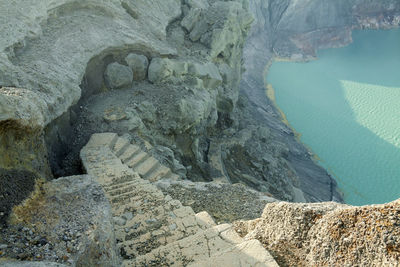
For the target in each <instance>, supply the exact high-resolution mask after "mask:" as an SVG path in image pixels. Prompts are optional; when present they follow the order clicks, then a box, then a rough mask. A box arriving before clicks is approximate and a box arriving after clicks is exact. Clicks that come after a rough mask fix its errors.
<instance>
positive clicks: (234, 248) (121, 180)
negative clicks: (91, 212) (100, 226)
mask: <svg viewBox="0 0 400 267" xmlns="http://www.w3.org/2000/svg"><path fill="white" fill-rule="evenodd" d="M117 154H118V155H119V158H118V157H117ZM81 157H82V162H83V165H84V168H85V169H86V171H87V172H88V173H89V174H91V175H94V176H95V179H96V181H98V182H99V184H101V185H102V187H103V189H104V191H105V192H106V196H107V197H108V199H109V200H110V202H111V206H112V210H113V217H114V231H115V236H116V240H117V243H118V247H119V249H120V253H121V256H122V258H123V259H124V261H123V264H124V265H125V266H186V265H188V264H190V263H192V264H200V265H194V266H209V265H210V264H213V262H214V261H215V262H221V259H225V258H226V257H236V254H240V250H241V249H246V248H248V246H247V245H246V244H245V245H243V248H242V247H240V244H241V243H243V242H244V241H243V240H242V239H241V238H240V237H239V236H238V235H237V234H236V232H234V231H233V229H232V227H231V226H230V225H218V226H216V225H215V223H214V221H213V219H212V218H211V216H210V215H209V214H208V213H207V212H201V213H198V214H195V213H194V211H193V210H192V208H191V207H187V206H183V205H182V204H181V202H180V201H178V200H175V199H172V198H171V197H170V196H169V195H167V196H165V195H164V194H163V193H162V192H161V191H160V190H159V189H158V188H157V187H156V186H155V185H153V184H152V183H151V182H150V181H149V180H151V181H153V180H157V179H159V178H165V177H169V178H171V177H174V178H176V179H177V178H178V176H177V175H175V174H173V173H172V172H171V170H170V169H169V168H167V167H165V166H163V165H161V164H160V162H159V161H158V160H157V159H155V158H154V157H152V156H150V155H149V154H148V153H146V152H144V151H142V150H141V149H140V148H139V147H138V146H136V145H130V144H129V142H128V141H126V140H124V139H123V138H120V137H116V135H114V134H104V135H101V134H96V135H93V136H92V138H91V140H90V141H89V143H88V145H87V146H85V147H84V148H83V149H82V151H81ZM123 162H125V163H126V164H124V163H123ZM130 167H131V168H130ZM139 174H140V175H142V177H144V178H146V179H148V180H144V179H142V178H141V177H140V176H139ZM257 251H258V250H257ZM260 253H261V252H260ZM229 255H230V256H229ZM257 259H258V258H257ZM237 261H238V262H243V263H247V262H250V263H251V261H245V260H243V259H242V258H238V259H237ZM257 264H258V263H257ZM210 266H214V265H210ZM232 266H234V265H232ZM243 266H251V265H243ZM260 266H264V265H260Z"/></svg>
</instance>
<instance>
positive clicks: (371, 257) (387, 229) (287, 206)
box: [235, 200, 400, 266]
mask: <svg viewBox="0 0 400 267" xmlns="http://www.w3.org/2000/svg"><path fill="white" fill-rule="evenodd" d="M399 214H400V201H399V200H397V201H394V202H391V203H388V204H384V205H371V206H363V207H352V206H347V205H342V204H337V203H333V202H330V203H329V202H327V203H318V204H295V203H285V202H280V203H271V204H267V205H266V206H265V209H264V213H263V215H262V216H261V218H259V219H256V220H253V221H246V222H245V221H240V222H236V223H235V227H236V231H238V232H239V233H241V235H242V236H244V237H245V239H249V240H252V239H254V238H256V239H258V240H259V241H260V242H261V243H262V244H263V245H264V246H265V247H266V248H267V249H268V250H269V251H270V252H271V253H272V255H273V256H274V258H275V259H276V260H277V262H278V263H279V264H280V266H334V265H340V266H398V265H399V262H400V246H399V244H400V243H399V237H400V232H399V230H400V228H399V225H400V219H399Z"/></svg>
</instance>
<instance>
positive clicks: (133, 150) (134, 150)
mask: <svg viewBox="0 0 400 267" xmlns="http://www.w3.org/2000/svg"><path fill="white" fill-rule="evenodd" d="M141 151H142V150H141V149H140V147H139V146H137V145H130V146H128V148H127V149H126V150H125V152H124V153H122V154H121V156H119V158H120V159H121V161H122V163H126V162H127V161H129V160H131V159H132V158H133V157H134V156H135V155H137V154H138V153H140V152H141Z"/></svg>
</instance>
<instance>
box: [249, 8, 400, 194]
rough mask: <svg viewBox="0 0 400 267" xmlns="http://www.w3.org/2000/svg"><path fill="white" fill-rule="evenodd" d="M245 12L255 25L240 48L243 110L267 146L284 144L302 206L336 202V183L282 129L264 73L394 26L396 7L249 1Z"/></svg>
mask: <svg viewBox="0 0 400 267" xmlns="http://www.w3.org/2000/svg"><path fill="white" fill-rule="evenodd" d="M250 9H251V11H252V12H253V14H254V16H255V21H254V23H253V26H252V30H251V32H250V33H249V36H248V40H247V42H246V45H245V47H244V54H243V58H244V67H245V68H246V72H245V73H244V74H243V79H242V82H241V97H242V98H243V99H245V100H246V101H244V102H248V105H247V106H248V108H247V109H248V110H249V113H250V114H251V116H252V117H253V118H255V119H254V121H255V122H253V123H254V124H257V125H259V126H260V125H261V126H262V127H265V128H267V129H268V130H269V131H270V132H271V133H272V134H271V139H272V140H271V142H270V143H284V144H286V146H287V152H286V153H285V158H286V159H287V161H288V164H289V166H291V168H293V170H294V172H295V173H296V174H297V176H298V177H299V179H298V180H299V182H300V184H299V185H298V186H299V188H300V189H301V191H303V192H304V195H305V198H306V199H307V200H309V201H324V200H331V199H332V200H339V199H341V197H340V196H339V195H338V194H337V193H336V192H335V187H336V183H335V181H334V180H333V179H332V178H330V177H329V176H328V174H327V173H326V171H325V170H324V169H322V168H320V167H319V166H317V165H315V164H314V162H313V160H312V158H311V156H310V155H309V153H308V152H307V149H305V147H304V146H303V145H301V144H299V143H298V141H297V140H296V138H295V136H294V133H293V132H292V130H291V129H290V128H289V127H287V126H286V125H285V124H284V123H282V121H281V120H282V118H281V115H280V113H279V112H278V111H277V110H276V108H275V106H274V103H273V102H272V101H271V99H269V98H268V97H267V96H266V94H265V88H266V87H265V77H266V73H267V72H266V71H267V70H268V66H269V64H271V62H272V60H273V59H274V58H275V57H278V58H282V57H283V58H286V59H291V60H308V59H313V58H315V51H316V49H319V48H327V47H337V46H343V45H346V44H348V43H349V42H351V31H352V29H360V28H373V29H375V28H383V29H385V28H391V27H397V26H399V23H400V3H399V2H398V1H396V0H387V1H367V0H352V1H347V0H343V1H329V0H326V1H325V0H322V1H320V0H299V1H296V0H285V1H279V0H269V1H263V0H254V1H250ZM242 114H243V113H242ZM244 114H245V113H244ZM246 117H249V116H246Z"/></svg>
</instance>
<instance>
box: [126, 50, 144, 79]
mask: <svg viewBox="0 0 400 267" xmlns="http://www.w3.org/2000/svg"><path fill="white" fill-rule="evenodd" d="M125 61H126V63H128V66H129V67H131V69H132V71H133V79H134V80H135V81H141V80H144V79H146V76H147V68H148V67H149V60H148V59H147V57H145V56H143V55H137V54H133V53H132V54H129V55H128V56H127V57H126V58H125Z"/></svg>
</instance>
